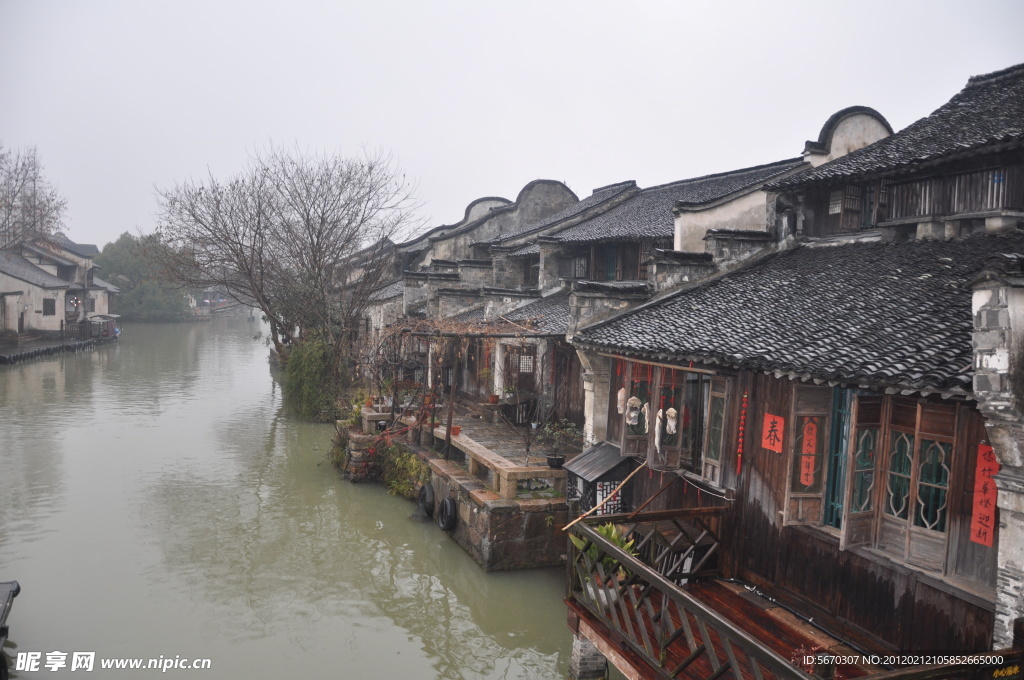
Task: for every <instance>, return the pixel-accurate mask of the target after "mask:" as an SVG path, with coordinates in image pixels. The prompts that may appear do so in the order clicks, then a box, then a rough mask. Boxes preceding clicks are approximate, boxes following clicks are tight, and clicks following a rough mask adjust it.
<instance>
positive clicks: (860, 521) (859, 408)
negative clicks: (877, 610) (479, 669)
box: [839, 396, 883, 550]
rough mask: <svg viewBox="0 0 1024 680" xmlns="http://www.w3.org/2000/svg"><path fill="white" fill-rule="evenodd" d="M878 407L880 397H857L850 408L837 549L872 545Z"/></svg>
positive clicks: (879, 428)
mask: <svg viewBox="0 0 1024 680" xmlns="http://www.w3.org/2000/svg"><path fill="white" fill-rule="evenodd" d="M882 406H883V401H882V397H881V396H861V397H858V399H857V402H856V404H855V405H854V407H853V408H854V411H853V416H852V418H851V419H852V421H853V422H854V424H855V427H854V428H853V434H852V435H851V436H850V452H849V461H850V462H849V465H848V466H847V474H846V489H845V491H844V494H843V522H842V531H841V532H840V534H839V549H840V550H846V549H847V548H854V547H856V546H858V545H866V544H868V543H871V542H872V534H873V529H874V519H875V507H876V498H877V495H878V489H879V488H880V485H879V481H880V480H879V476H878V461H879V459H880V455H879V454H880V453H881V451H882Z"/></svg>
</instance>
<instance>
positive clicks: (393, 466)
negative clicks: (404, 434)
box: [374, 440, 430, 500]
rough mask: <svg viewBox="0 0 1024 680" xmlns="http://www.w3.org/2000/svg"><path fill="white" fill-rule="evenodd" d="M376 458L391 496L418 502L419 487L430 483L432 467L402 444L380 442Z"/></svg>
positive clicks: (375, 452)
mask: <svg viewBox="0 0 1024 680" xmlns="http://www.w3.org/2000/svg"><path fill="white" fill-rule="evenodd" d="M374 457H375V459H376V464H377V466H378V469H379V471H380V480H381V481H382V482H383V483H384V486H385V487H387V490H388V493H390V494H394V495H396V496H401V497H402V498H408V499H409V500H416V491H417V488H418V485H419V484H423V483H425V482H429V481H430V467H429V466H428V465H427V464H426V463H424V462H423V461H422V460H420V458H419V456H417V455H416V454H415V453H413V452H412V451H410V450H409V449H407V448H405V447H404V446H402V445H401V444H388V443H386V442H385V441H384V440H379V442H378V443H377V445H375V446H374Z"/></svg>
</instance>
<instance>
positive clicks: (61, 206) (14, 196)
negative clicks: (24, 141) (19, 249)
mask: <svg viewBox="0 0 1024 680" xmlns="http://www.w3.org/2000/svg"><path fill="white" fill-rule="evenodd" d="M66 209H67V200H66V199H65V198H64V197H63V196H61V195H60V192H59V191H58V190H57V187H56V186H54V185H53V184H52V183H51V182H50V180H48V179H47V178H46V177H45V176H44V175H43V166H42V165H40V163H39V157H38V155H37V154H36V149H35V147H28V148H25V149H21V150H18V151H12V150H11V149H5V148H4V145H3V142H0V248H3V247H6V246H9V245H11V244H12V243H17V242H18V241H20V240H21V239H23V238H24V237H25V235H26V234H28V233H30V232H36V233H40V234H52V233H54V232H56V231H58V230H60V229H61V228H62V226H63V218H64V212H65V210H66Z"/></svg>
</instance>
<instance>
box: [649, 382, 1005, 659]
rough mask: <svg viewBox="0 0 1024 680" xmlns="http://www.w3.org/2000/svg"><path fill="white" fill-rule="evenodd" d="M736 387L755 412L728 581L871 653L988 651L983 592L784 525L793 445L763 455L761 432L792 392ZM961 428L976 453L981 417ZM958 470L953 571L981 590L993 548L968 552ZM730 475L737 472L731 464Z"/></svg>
mask: <svg viewBox="0 0 1024 680" xmlns="http://www.w3.org/2000/svg"><path fill="white" fill-rule="evenodd" d="M739 383H740V387H741V389H740V393H742V391H743V389H748V391H749V404H750V407H749V411H748V414H747V419H746V423H747V429H746V432H747V435H748V436H747V437H746V445H745V447H744V456H743V467H742V474H741V477H740V480H739V484H738V485H737V489H736V493H737V500H736V502H735V506H734V513H733V516H732V517H731V518H730V519H731V521H730V522H729V524H728V527H730V529H729V530H730V531H734V532H735V533H734V534H733V535H731V536H729V537H725V538H726V539H727V540H726V544H727V545H726V547H727V549H728V551H727V553H726V554H727V555H728V559H726V561H725V562H724V563H723V566H724V568H725V569H726V571H727V572H728V575H732V576H736V577H738V578H742V579H744V580H747V581H751V582H753V583H755V584H757V585H759V586H761V587H763V588H764V589H766V590H767V591H769V592H771V593H772V594H773V595H775V596H776V597H778V598H779V599H780V600H782V601H784V602H790V603H793V604H796V605H799V606H800V608H801V609H803V610H805V611H807V612H808V613H809V614H812V615H817V616H819V617H821V620H823V621H824V622H827V623H826V625H828V624H831V627H833V628H834V629H836V630H837V631H838V632H841V633H843V634H845V635H846V636H848V637H849V638H850V639H851V640H853V641H854V642H857V643H859V644H860V645H862V646H863V647H865V648H867V649H876V650H877V649H885V648H890V649H899V650H905V651H912V650H913V651H934V652H954V651H969V650H971V651H974V650H984V649H988V648H989V645H990V643H991V637H992V628H993V623H994V615H993V607H992V604H991V602H990V601H988V600H989V598H988V597H987V596H986V595H985V593H984V590H985V589H984V587H978V588H977V589H971V588H969V587H958V586H957V585H954V584H951V583H950V580H951V579H949V578H943V577H942V576H940V575H938V574H929V573H926V572H923V571H922V570H919V569H914V568H911V567H908V566H906V565H904V564H902V563H900V562H897V561H894V560H890V559H888V558H886V557H885V556H883V555H881V554H878V553H875V552H874V551H872V550H870V549H868V548H855V549H851V550H840V549H839V537H838V533H837V532H830V531H829V530H828V529H823V528H811V527H798V526H789V527H784V526H783V514H782V513H783V510H784V509H785V502H786V489H787V485H788V483H789V480H788V476H787V472H788V462H789V461H788V458H789V455H790V453H789V452H790V451H791V446H790V445H789V444H790V442H789V441H788V439H787V441H786V442H785V443H784V448H783V453H775V452H772V451H768V450H766V449H763V448H761V446H760V441H761V426H762V423H763V419H764V414H765V413H771V414H773V415H777V416H782V417H784V418H786V423H787V425H788V424H789V423H790V418H791V416H792V414H791V413H790V408H791V403H792V390H793V386H794V383H793V382H791V381H789V380H779V379H775V378H773V377H770V376H764V375H750V374H747V375H745V376H740V380H739ZM733 401H734V402H735V401H736V400H735V399H734V400H733ZM962 408H964V409H967V408H969V407H962ZM732 422H734V423H735V422H736V421H735V420H733V421H732ZM961 422H963V423H966V426H964V427H961V431H960V433H959V436H958V442H957V448H958V449H960V451H963V450H966V449H968V448H969V447H970V446H975V447H976V445H977V444H976V443H975V442H976V441H978V440H980V439H981V437H983V436H984V426H983V421H982V419H981V417H980V416H979V415H977V413H976V412H973V411H971V413H970V414H968V417H965V418H961ZM734 448H735V447H734ZM968 458H970V461H971V463H970V464H969V463H968V460H967V459H968ZM954 464H955V468H954V470H953V471H952V474H953V475H955V476H957V477H958V478H959V479H960V480H964V481H963V482H958V484H959V487H960V489H961V493H960V497H959V498H953V497H952V492H951V494H950V495H951V498H950V515H949V517H950V525H949V537H948V540H949V541H950V543H951V544H952V545H953V548H952V549H951V550H950V551H949V552H950V554H951V555H952V556H953V557H952V558H951V560H950V561H951V562H952V564H950V565H948V566H947V571H948V572H949V573H950V574H951V575H952V576H954V577H956V576H957V575H959V576H962V577H968V578H969V579H971V580H974V581H979V582H984V581H985V580H987V579H989V578H991V577H993V576H994V574H993V573H992V571H991V570H992V569H994V561H993V560H992V559H991V556H992V552H991V550H992V549H986V548H983V547H982V546H979V545H978V544H975V543H971V542H970V541H969V540H968V536H967V532H968V531H969V529H970V503H969V501H970V498H969V496H970V493H971V492H970V489H972V488H973V468H972V467H971V465H972V464H973V456H965V455H959V456H957V457H956V458H955V460H954ZM732 466H733V472H734V471H735V470H734V466H735V463H733V464H732ZM878 476H879V478H881V477H882V475H880V474H879V475H878ZM964 496H967V497H966V498H965V497H964ZM636 497H639V496H636Z"/></svg>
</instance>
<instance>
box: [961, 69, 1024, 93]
mask: <svg viewBox="0 0 1024 680" xmlns="http://www.w3.org/2000/svg"><path fill="white" fill-rule="evenodd" d="M1017 75H1024V64H1016V65H1015V66H1007V67H1006V68H1003V69H999V70H998V71H992V72H991V73H982V74H981V75H977V76H971V77H970V78H968V79H967V85H965V86H964V89H967V88H968V87H978V86H980V85H989V84H991V83H994V82H997V81H1000V80H1005V79H1008V78H1011V77H1014V76H1017Z"/></svg>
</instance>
